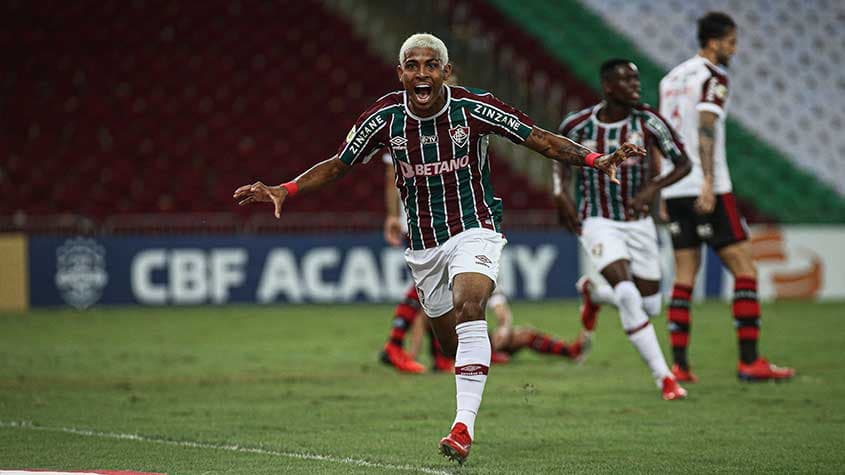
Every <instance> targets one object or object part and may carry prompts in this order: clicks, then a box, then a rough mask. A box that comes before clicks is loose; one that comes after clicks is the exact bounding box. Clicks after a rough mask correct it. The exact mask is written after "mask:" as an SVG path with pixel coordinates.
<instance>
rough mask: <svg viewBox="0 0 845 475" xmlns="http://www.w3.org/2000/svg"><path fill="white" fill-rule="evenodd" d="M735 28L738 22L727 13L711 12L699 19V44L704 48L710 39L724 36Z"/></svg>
mask: <svg viewBox="0 0 845 475" xmlns="http://www.w3.org/2000/svg"><path fill="white" fill-rule="evenodd" d="M734 28H736V23H735V22H734V20H733V18H731V17H730V15H728V14H727V13H722V12H709V13H708V14H706V15H704V16H703V17H701V18H699V19H698V44H699V46H701V47H702V48H704V47H706V46H707V42H708V41H709V40H718V39H721V38H724V37H725V35H727V34H728V33H729V32H730V31H731V30H732V29H734Z"/></svg>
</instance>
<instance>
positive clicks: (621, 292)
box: [614, 280, 672, 387]
mask: <svg viewBox="0 0 845 475" xmlns="http://www.w3.org/2000/svg"><path fill="white" fill-rule="evenodd" d="M614 291H615V293H616V300H617V302H619V317H620V319H621V320H622V328H623V329H624V330H625V334H627V335H628V340H629V341H630V342H631V344H632V345H634V348H636V349H637V352H639V354H640V356H641V357H642V359H643V361H644V362H645V364H646V365H648V368H649V369H650V370H651V376H652V377H653V378H654V379H655V381H656V382H657V384H658V387H660V383H661V381H662V380H663V378H665V377H666V376H670V375H671V374H672V373H671V372H670V371H669V366H667V365H666V359H665V358H664V357H663V352H662V351H661V350H660V343H658V341H657V334H656V333H655V332H654V327H653V326H652V325H651V322H649V320H648V315H646V313H645V311H644V310H643V298H642V296H641V295H640V291H639V290H637V286H636V285H634V283H633V282H631V281H629V280H625V281H622V282H620V283H618V284H616V287H615V288H614Z"/></svg>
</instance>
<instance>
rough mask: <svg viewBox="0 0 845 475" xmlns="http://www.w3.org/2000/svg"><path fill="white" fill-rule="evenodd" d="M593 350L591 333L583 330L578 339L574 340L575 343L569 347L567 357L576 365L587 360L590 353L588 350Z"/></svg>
mask: <svg viewBox="0 0 845 475" xmlns="http://www.w3.org/2000/svg"><path fill="white" fill-rule="evenodd" d="M592 348H593V337H592V332H590V331H586V330H583V331H582V332H581V334H580V335H578V338H577V339H576V340H575V343H573V344H572V346H570V347H569V356H570V358H572V360H573V361H575V362H576V363H578V364H581V363H583V362H584V360H586V359H587V355H588V354H589V353H590V350H591V349H592Z"/></svg>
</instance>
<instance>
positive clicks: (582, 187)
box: [554, 59, 690, 400]
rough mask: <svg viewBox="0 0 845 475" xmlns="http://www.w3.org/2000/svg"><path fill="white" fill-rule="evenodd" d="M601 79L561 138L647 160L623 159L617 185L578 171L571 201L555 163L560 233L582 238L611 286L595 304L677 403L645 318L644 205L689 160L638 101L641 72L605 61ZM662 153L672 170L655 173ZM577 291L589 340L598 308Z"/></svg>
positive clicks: (652, 286) (647, 240)
mask: <svg viewBox="0 0 845 475" xmlns="http://www.w3.org/2000/svg"><path fill="white" fill-rule="evenodd" d="M599 75H600V76H601V84H602V90H603V91H604V101H602V102H601V103H599V104H596V105H593V106H591V107H588V108H586V109H584V110H581V111H579V112H575V113H573V114H570V115H569V116H568V117H567V118H566V119H564V121H563V122H562V123H561V126H560V130H561V133H562V134H564V135H566V136H567V137H569V138H571V139H573V140H576V141H578V142H580V143H582V144H586V145H587V146H589V147H590V148H595V149H596V150H598V151H599V152H601V153H610V152H612V151H614V150H616V149H617V147H619V146H620V145H621V144H622V143H624V142H631V143H635V144H638V145H641V146H643V147H647V150H646V151H647V153H648V155H647V156H645V157H634V158H633V159H631V160H628V161H626V162H623V163H622V164H621V165H620V166H619V172H620V177H621V179H620V181H621V183H618V184H617V183H611V182H610V181H609V180H607V178H606V177H605V176H603V175H601V174H598V173H595V172H594V171H593V170H589V169H581V170H579V171H578V173H577V175H576V176H577V183H576V185H575V190H576V191H575V193H576V195H577V198H578V202H577V204H576V203H574V202H573V200H572V198H571V197H570V195H569V190H568V186H567V185H568V183H569V180H570V168H569V167H568V166H566V165H558V164H555V165H556V173H555V178H556V180H555V184H554V190H555V202H556V203H557V206H558V210H559V213H560V218H561V221H562V222H563V224H564V226H565V227H566V229H568V230H569V231H570V232H572V233H574V234H576V235H578V236H579V237H580V241H581V244H582V245H583V246H584V249H585V250H586V251H587V253H588V254H589V256H590V260H591V261H592V263H593V265H594V266H595V268H596V269H598V270H599V272H601V275H602V276H603V277H604V278H605V280H607V282H608V283H609V284H610V285H611V286H612V289H611V288H607V289H606V291H604V292H598V291H596V292H593V301H598V302H603V303H604V302H606V303H611V304H613V305H615V306H616V307H617V308H618V309H619V317H620V319H621V321H622V329H623V330H625V334H626V335H628V340H630V342H631V344H632V345H634V348H636V349H637V351H638V352H639V354H640V356H641V357H642V359H643V361H645V363H646V365H647V366H648V367H649V369H650V370H651V376H652V377H653V378H654V380H655V382H656V384H657V387H658V388H660V389H661V392H662V396H663V399H666V400H672V399H680V398H683V397H685V396H686V390H684V389H683V388H682V387H680V385H678V383H677V381H676V380H675V377H674V376H673V375H672V372H671V371H670V370H669V367H668V365H667V364H666V360H665V359H664V357H663V352H662V351H661V350H660V344H659V343H658V341H657V335H656V334H655V332H654V327H653V326H652V325H651V322H650V321H649V316H655V315H659V314H660V305H661V295H660V265H659V262H660V260H659V252H658V248H657V229H656V228H655V225H654V221H653V220H652V218H651V216H650V215H649V207H650V206H651V204H652V203H655V202H656V199H657V197H658V195H659V194H660V190H661V189H662V188H663V187H665V186H667V185H669V184H671V183H674V182H676V181H678V180H679V179H681V177H683V176H684V175H686V174H687V173H689V171H690V162H689V160H688V159H687V157H686V154H685V153H684V147H683V145H682V144H681V142H680V140H679V139H678V137H677V136H676V135H675V133H674V131H672V129H671V127H669V125H668V124H667V123H666V121H664V120H663V118H662V117H660V115H659V114H657V112H656V111H654V110H653V109H651V108H650V107H649V106H647V105H643V104H640V74H639V71H638V69H637V66H636V65H634V63H632V62H631V61H629V60H626V59H611V60H608V61H606V62H605V63H604V64H602V66H601V69H600V71H599ZM663 156H665V157H666V158H668V159H669V160H671V161H672V163H674V164H675V168H674V170H673V171H672V172H671V173H669V174H667V175H663V176H657V172H656V170H657V169H658V167H659V163H660V160H661V159H662V157H663ZM578 289H579V291H581V292H582V295H583V296H584V298H585V302H584V305H583V307H582V321H583V322H584V327H585V329H586V333H587V334H588V335H589V334H590V333H591V332H592V330H593V328H594V326H595V315H596V312H597V311H598V307H597V306H596V305H595V304H594V302H593V301H591V300H590V297H591V293H590V291H589V290H590V285H589V281H588V280H586V279H583V278H582V279H581V280H579V283H578Z"/></svg>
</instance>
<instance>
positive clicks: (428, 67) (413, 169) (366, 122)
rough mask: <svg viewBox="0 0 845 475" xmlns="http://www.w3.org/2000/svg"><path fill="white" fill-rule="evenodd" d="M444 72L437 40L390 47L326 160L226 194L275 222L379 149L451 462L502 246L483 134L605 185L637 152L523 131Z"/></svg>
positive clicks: (473, 385)
mask: <svg viewBox="0 0 845 475" xmlns="http://www.w3.org/2000/svg"><path fill="white" fill-rule="evenodd" d="M451 69H452V67H451V65H450V64H449V53H448V51H447V49H446V45H444V44H443V42H442V41H441V40H440V39H438V38H436V37H434V36H432V35H429V34H416V35H412V36H411V37H409V38H408V39H407V40H405V42H404V43H403V44H402V47H401V48H400V50H399V64H398V65H397V67H396V72H397V76H398V79H399V81H400V82H401V83H402V86H403V90H400V91H397V92H392V93H389V94H386V95H385V96H383V97H381V98H380V99H379V100H377V101H376V102H375V104H373V105H372V106H371V107H370V108H368V109H367V110H366V111H364V113H363V114H361V115H360V116H359V118H358V120H356V121H355V125H354V126H353V127H352V129H351V130H350V131H349V134H348V135H347V137H346V139H345V140H344V141H343V143H342V144H341V145H340V148H339V150H338V153H337V155H335V156H333V157H331V158H329V159H327V160H325V161H322V162H320V163H318V164H316V165H314V166H313V167H311V168H310V169H309V170H307V171H306V172H304V173H303V174H301V175H299V176H298V177H297V178H296V179H294V180H293V181H289V182H286V183H283V184H281V185H278V186H267V185H265V184H264V183H262V182H260V181H259V182H256V183H253V184H251V185H244V186H241V187H239V188H238V189H237V190H235V193H234V198H235V199H236V200H238V202H239V204H241V205H245V204H249V203H255V202H262V201H263V202H272V203H273V206H274V212H275V215H276V217H277V218H278V217H279V216H280V214H281V208H282V205H283V203H284V201H285V200H286V199H287V198H288V197H292V196H294V195H295V194H296V193H297V192H310V191H314V190H316V189H318V188H320V187H322V186H324V185H326V184H328V183H331V182H333V181H334V180H336V179H338V178H340V177H341V176H343V175H344V174H345V173H346V172H347V171H349V169H350V168H351V167H352V166H354V165H357V164H359V163H366V162H367V161H369V159H370V158H371V157H372V156H373V154H375V152H377V151H378V150H379V149H380V148H381V147H385V146H388V147H390V149H391V152H392V154H393V159H394V162H395V163H396V169H397V173H396V186H397V188H399V191H400V195H401V197H402V200H403V203H404V207H405V211H406V213H407V215H408V228H409V234H410V241H411V246H410V248H409V249H407V250H406V252H405V260H406V261H407V263H408V265H409V266H410V267H411V273H412V276H413V278H414V282H415V283H416V285H417V289H418V290H419V293H420V301H421V303H422V306H423V308H424V309H425V313H426V315H428V316H430V317H432V326H433V327H434V332H435V334H436V335H437V339H438V341H439V342H440V346H441V347H442V348H443V350H444V352H445V353H447V354H450V355H455V383H456V387H457V411H456V412H457V414H456V417H455V421H454V423H453V425H452V430H451V431H450V432H449V434H448V435H447V436H446V437H444V438H443V439H441V441H440V449H441V452H442V453H443V454H444V455H445V456H447V457H448V458H450V459H452V460H455V461H458V462H459V463H463V462H464V460H465V459H466V457H467V456H468V455H469V449H470V446H471V444H472V437H473V436H474V425H475V418H476V414H477V413H478V408H479V406H480V404H481V395H482V393H483V391H484V385H485V383H486V380H487V372H488V368H489V366H490V353H491V350H490V340H489V338H488V335H487V322H486V321H485V320H484V309H485V306H486V302H487V299H488V298H489V297H490V294H491V293H492V292H493V288H494V287H495V283H496V278H497V276H498V270H499V269H498V268H499V257H500V255H501V252H502V248H503V247H504V245H505V243H506V241H505V239H504V237H503V236H502V235H501V234H500V232H499V228H500V224H501V217H502V203H501V200H500V199H498V198H496V197H495V195H494V194H493V188H492V186H491V184H490V162H489V161H488V160H487V144H488V141H489V137H490V135H493V134H495V135H500V136H502V137H507V138H508V139H510V140H511V141H513V142H515V143H517V144H523V145H525V146H526V147H528V148H530V149H532V150H534V151H536V152H538V153H540V154H542V155H544V156H545V157H547V158H550V159H552V160H556V161H560V162H563V163H566V164H568V165H578V166H587V167H592V168H595V169H597V170H599V171H601V172H602V173H605V174H606V175H608V176H609V177H610V179H611V180H616V178H615V173H616V166H617V165H618V164H619V163H621V162H623V161H625V160H626V159H628V158H630V157H637V156H642V155H644V154H645V151H644V150H643V149H642V147H639V146H636V145H632V144H624V145H622V146H621V147H619V148H618V149H617V150H616V151H614V152H613V153H610V154H606V155H602V154H598V153H595V152H593V151H592V150H590V149H589V148H587V147H584V146H581V145H579V144H577V143H575V142H573V141H572V140H569V139H567V138H565V137H561V136H559V135H557V134H553V133H551V132H548V131H545V130H543V129H541V128H540V127H536V126H534V122H533V120H531V118H529V117H528V116H526V115H525V114H523V113H522V112H520V111H519V110H517V109H515V108H513V107H511V106H509V105H507V104H505V103H504V102H502V101H500V100H499V99H497V98H496V97H495V96H493V95H492V94H490V93H489V92H484V91H479V90H474V89H473V90H471V89H467V88H463V87H450V86H447V85H445V84H444V81H446V80H447V79H448V78H449V75H450V74H451Z"/></svg>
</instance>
